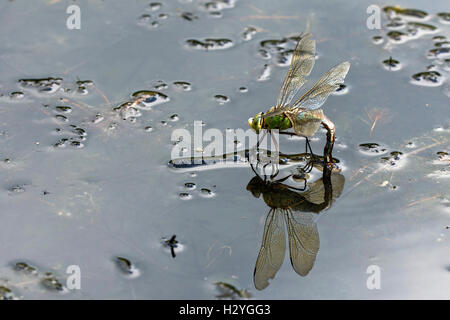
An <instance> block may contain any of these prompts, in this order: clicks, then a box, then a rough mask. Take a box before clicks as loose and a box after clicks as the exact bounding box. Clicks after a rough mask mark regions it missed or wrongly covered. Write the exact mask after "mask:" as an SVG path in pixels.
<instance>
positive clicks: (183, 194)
mask: <svg viewBox="0 0 450 320" xmlns="http://www.w3.org/2000/svg"><path fill="white" fill-rule="evenodd" d="M179 197H180V199H181V200H190V199H192V195H191V194H190V193H187V192H181V193H180V195H179Z"/></svg>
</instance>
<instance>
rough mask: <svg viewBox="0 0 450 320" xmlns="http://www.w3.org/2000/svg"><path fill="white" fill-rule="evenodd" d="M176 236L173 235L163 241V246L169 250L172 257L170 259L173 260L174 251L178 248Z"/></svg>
mask: <svg viewBox="0 0 450 320" xmlns="http://www.w3.org/2000/svg"><path fill="white" fill-rule="evenodd" d="M176 237H177V236H176V235H175V234H174V235H173V236H172V237H171V238H170V239H165V238H163V240H164V245H165V246H167V247H169V248H170V253H171V255H172V258H175V257H176V255H175V249H176V248H178V240H176Z"/></svg>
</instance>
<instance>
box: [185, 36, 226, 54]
mask: <svg viewBox="0 0 450 320" xmlns="http://www.w3.org/2000/svg"><path fill="white" fill-rule="evenodd" d="M232 46H233V40H231V39H226V38H221V39H219V38H218V39H214V38H206V39H203V40H197V39H188V40H186V47H187V48H190V49H195V50H205V51H211V50H224V49H228V48H231V47H232Z"/></svg>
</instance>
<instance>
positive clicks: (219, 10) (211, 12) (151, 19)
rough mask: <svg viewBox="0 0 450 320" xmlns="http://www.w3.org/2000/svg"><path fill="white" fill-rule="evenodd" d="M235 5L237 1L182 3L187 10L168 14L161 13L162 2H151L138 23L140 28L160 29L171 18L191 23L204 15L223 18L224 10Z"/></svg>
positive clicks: (214, 0)
mask: <svg viewBox="0 0 450 320" xmlns="http://www.w3.org/2000/svg"><path fill="white" fill-rule="evenodd" d="M235 3H236V0H212V1H206V2H204V1H202V2H200V3H196V4H194V3H193V2H192V1H186V2H185V3H182V5H183V6H184V7H186V10H185V9H184V8H183V9H179V8H177V10H178V12H171V13H166V12H161V8H164V6H163V4H162V3H161V2H151V3H150V4H149V5H148V6H147V7H146V8H145V10H146V11H147V12H146V13H143V14H141V15H140V16H139V17H138V19H137V21H138V24H139V25H140V26H143V27H147V28H150V29H154V28H157V27H159V26H160V25H161V23H162V21H163V20H166V19H168V18H169V17H170V16H176V17H179V18H181V19H183V20H185V21H189V22H193V21H196V20H199V19H200V17H201V16H204V15H206V16H208V17H212V18H221V17H222V16H223V10H225V9H231V8H234V7H235Z"/></svg>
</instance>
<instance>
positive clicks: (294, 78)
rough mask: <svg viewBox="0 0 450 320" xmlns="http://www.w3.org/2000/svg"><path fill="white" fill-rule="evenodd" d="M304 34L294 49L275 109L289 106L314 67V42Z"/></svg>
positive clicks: (308, 35) (309, 35)
mask: <svg viewBox="0 0 450 320" xmlns="http://www.w3.org/2000/svg"><path fill="white" fill-rule="evenodd" d="M310 37H311V34H309V33H307V34H305V35H304V36H303V37H302V38H301V39H300V41H299V42H298V43H297V46H296V47H295V50H294V53H293V54H292V60H291V64H290V66H289V70H288V72H287V74H286V77H285V78H284V81H283V85H282V86H281V89H280V92H279V93H278V97H277V104H276V108H279V107H283V106H285V105H287V104H289V103H290V102H291V101H292V99H293V98H294V97H295V95H296V94H297V92H298V90H299V89H300V88H301V87H302V86H303V85H304V84H305V83H306V82H307V80H306V77H307V76H308V75H309V74H310V73H311V70H312V68H313V67H314V62H315V54H316V42H315V41H314V40H311V39H310Z"/></svg>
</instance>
